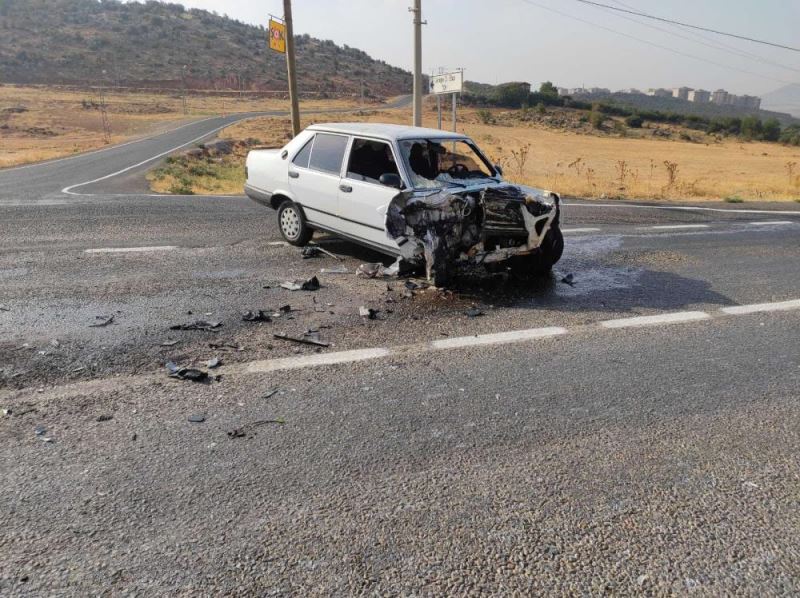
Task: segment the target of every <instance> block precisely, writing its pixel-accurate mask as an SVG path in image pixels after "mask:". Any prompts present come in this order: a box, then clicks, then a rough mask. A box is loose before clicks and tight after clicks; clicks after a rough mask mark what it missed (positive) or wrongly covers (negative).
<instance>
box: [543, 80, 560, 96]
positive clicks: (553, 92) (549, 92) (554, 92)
mask: <svg viewBox="0 0 800 598" xmlns="http://www.w3.org/2000/svg"><path fill="white" fill-rule="evenodd" d="M539 93H541V94H544V95H546V96H555V97H558V89H557V88H556V86H555V85H553V84H552V83H551V82H550V81H545V82H544V83H542V84H541V85H540V86H539Z"/></svg>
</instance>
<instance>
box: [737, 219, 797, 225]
mask: <svg viewBox="0 0 800 598" xmlns="http://www.w3.org/2000/svg"><path fill="white" fill-rule="evenodd" d="M747 224H750V225H752V226H769V225H771V224H794V222H792V221H791V220H759V221H758V222H748V223H747Z"/></svg>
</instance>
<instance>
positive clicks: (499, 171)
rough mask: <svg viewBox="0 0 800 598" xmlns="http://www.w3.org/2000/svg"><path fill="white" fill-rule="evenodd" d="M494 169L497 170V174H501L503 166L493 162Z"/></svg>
mask: <svg viewBox="0 0 800 598" xmlns="http://www.w3.org/2000/svg"><path fill="white" fill-rule="evenodd" d="M494 169H495V171H496V172H497V174H499V175H500V176H503V167H502V166H500V165H499V164H495V165H494Z"/></svg>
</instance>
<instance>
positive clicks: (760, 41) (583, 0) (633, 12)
mask: <svg viewBox="0 0 800 598" xmlns="http://www.w3.org/2000/svg"><path fill="white" fill-rule="evenodd" d="M575 1H576V2H581V3H582V4H589V5H591V6H599V7H601V8H608V9H609V10H616V11H617V12H626V13H628V14H630V15H636V16H637V17H645V18H647V19H653V20H655V21H661V22H662V23H670V24H671V25H680V26H681V27H689V28H690V29H697V30H699V31H707V32H709V33H716V34H717V35H726V36H728V37H735V38H736V39H743V40H745V41H748V42H753V43H756V44H764V45H766V46H773V47H775V48H782V49H784V50H791V51H792V52H800V48H793V47H792V46H784V45H783V44H776V43H774V42H768V41H764V40H763V39H755V38H753V37H747V36H745V35H737V34H736V33H727V32H725V31H718V30H717V29H710V28H708V27H701V26H700V25H692V24H690V23H682V22H680V21H673V20H672V19H664V18H662V17H656V16H654V15H649V14H647V13H644V12H639V11H636V10H628V9H625V8H619V7H618V6H609V5H608V4H601V3H600V2H592V0H575Z"/></svg>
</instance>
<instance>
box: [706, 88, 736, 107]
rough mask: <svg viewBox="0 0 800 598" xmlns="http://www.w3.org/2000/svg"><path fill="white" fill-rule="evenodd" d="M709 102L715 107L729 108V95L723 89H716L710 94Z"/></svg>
mask: <svg viewBox="0 0 800 598" xmlns="http://www.w3.org/2000/svg"><path fill="white" fill-rule="evenodd" d="M711 102H712V103H714V104H716V105H717V106H729V105H730V103H731V94H729V93H728V92H727V91H725V90H724V89H718V90H717V91H715V92H713V93H712V94H711Z"/></svg>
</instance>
